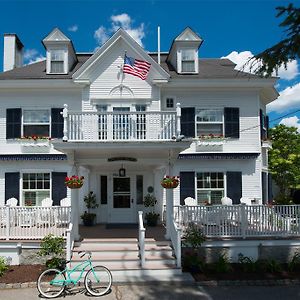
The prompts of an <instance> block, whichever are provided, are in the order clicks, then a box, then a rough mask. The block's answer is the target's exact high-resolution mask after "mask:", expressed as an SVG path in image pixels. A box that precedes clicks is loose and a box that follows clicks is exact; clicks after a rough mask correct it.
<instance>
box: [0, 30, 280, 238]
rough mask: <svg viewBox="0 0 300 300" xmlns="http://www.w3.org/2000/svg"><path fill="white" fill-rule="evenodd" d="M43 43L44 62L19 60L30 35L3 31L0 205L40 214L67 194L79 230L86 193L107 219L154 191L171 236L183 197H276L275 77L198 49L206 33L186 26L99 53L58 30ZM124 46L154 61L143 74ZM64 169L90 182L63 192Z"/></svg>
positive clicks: (131, 216)
mask: <svg viewBox="0 0 300 300" xmlns="http://www.w3.org/2000/svg"><path fill="white" fill-rule="evenodd" d="M42 43H43V45H44V47H45V56H46V59H45V60H43V61H40V62H37V63H33V64H29V65H25V66H23V65H22V53H23V44H22V42H21V41H20V39H19V38H18V37H17V35H16V34H5V36H4V72H3V73H1V74H0V160H1V168H0V191H1V193H0V206H3V207H4V206H5V204H6V201H7V200H8V199H10V198H12V197H13V198H16V199H17V200H18V203H17V205H18V206H20V207H23V208H24V209H25V208H26V207H27V208H30V209H31V210H32V211H33V209H34V207H38V206H41V204H42V201H43V199H45V198H50V199H52V200H53V209H54V207H56V206H59V205H60V200H61V199H64V198H66V197H67V198H70V199H71V207H72V216H73V217H72V226H73V227H72V230H71V231H72V233H74V236H75V239H76V238H78V224H79V223H80V222H81V219H80V215H81V214H82V213H83V212H84V211H85V210H86V208H85V204H84V201H83V197H84V196H85V195H86V194H87V193H88V192H89V191H94V193H95V194H96V197H97V202H98V203H99V207H98V208H96V209H94V211H93V212H94V213H95V214H96V215H97V223H100V224H116V223H119V224H125V223H133V224H136V223H138V221H139V215H138V212H139V211H144V212H146V210H145V208H144V206H143V199H144V196H145V195H146V194H148V193H151V194H153V195H154V196H155V197H156V198H157V200H158V203H157V205H156V207H155V210H156V211H157V212H158V213H159V214H160V216H161V217H162V216H163V214H164V213H163V211H164V210H165V208H164V207H165V205H166V219H167V237H170V236H171V235H172V232H173V229H174V228H173V227H172V226H173V223H172V221H173V218H172V216H173V206H180V205H183V204H185V203H184V200H185V199H186V198H187V197H192V198H193V199H196V204H197V205H198V206H202V205H203V204H207V203H209V204H214V205H217V204H221V199H222V198H223V197H225V196H226V197H229V198H231V199H232V202H233V204H240V199H241V198H247V199H250V201H251V203H252V204H254V203H255V204H257V205H259V204H266V203H268V201H269V200H271V199H272V195H271V194H270V192H269V191H270V185H269V182H270V180H269V176H268V163H267V151H268V148H269V146H270V145H269V143H268V142H266V138H267V131H268V120H267V117H266V105H267V104H268V103H270V102H271V101H273V100H274V99H276V98H277V96H278V93H277V91H276V89H275V88H274V85H275V83H276V78H260V77H258V76H256V75H252V74H248V73H244V72H242V71H237V70H235V69H234V68H235V64H234V63H233V62H231V61H230V60H228V59H219V58H217V59H212V58H209V59H205V58H202V57H201V51H199V48H200V46H201V45H202V39H201V37H199V36H198V35H197V34H196V33H195V32H194V31H192V30H191V29H190V28H186V29H185V30H184V31H183V32H182V33H180V34H179V35H178V36H177V37H176V38H175V39H174V40H173V42H172V45H170V49H169V51H168V52H161V53H160V52H157V53H156V52H155V53H149V52H147V51H145V49H143V48H142V47H140V46H139V45H138V44H137V43H136V42H135V41H134V40H133V39H132V38H131V37H130V36H129V35H128V34H127V33H126V32H125V31H124V30H122V29H119V30H118V31H117V32H116V33H115V34H114V35H113V36H112V37H111V38H110V39H109V40H108V41H107V42H106V43H105V44H104V45H103V46H101V47H100V48H99V49H98V50H97V51H95V52H94V53H77V52H76V50H75V47H74V45H73V43H72V41H71V40H70V39H69V38H68V37H67V36H66V35H65V34H63V33H62V32H61V31H60V30H59V29H58V28H55V29H54V30H53V31H52V32H51V33H50V34H49V35H48V36H47V37H46V38H44V39H43V41H42ZM125 55H126V56H127V57H130V58H134V59H138V60H142V61H146V62H148V63H150V64H151V66H150V70H149V74H148V76H147V78H146V79H145V80H143V79H141V78H140V77H138V76H134V75H132V74H128V73H125V72H123V64H124V57H125ZM199 57H200V58H199ZM26 136H37V137H45V136H47V137H51V140H50V141H49V140H45V139H44V140H43V139H37V140H28V139H25V138H24V137H26ZM67 175H68V176H70V175H78V176H84V178H85V180H84V185H83V187H82V188H81V189H78V190H70V189H67V188H66V186H65V184H64V179H65V177H66V176H67ZM165 175H172V176H180V185H179V186H178V187H177V188H175V189H172V190H166V189H164V188H162V186H161V184H160V182H161V180H162V178H163V177H164V176H165ZM32 218H35V217H32ZM32 218H31V219H32ZM28 222H29V223H30V224H31V225H32V224H33V223H34V222H33V221H32V220H31V221H28ZM33 227H34V226H31V228H33ZM140 227H141V228H143V224H140ZM175 227H176V226H175ZM22 228H23V229H24V226H23V227H22ZM33 229H34V228H33ZM33 229H32V230H33ZM5 230H7V228H6V229H5ZM10 230H11V232H10V234H12V229H11V228H10ZM37 230H38V229H37ZM5 232H7V231H4V233H5ZM31 232H32V233H31V235H32V236H34V235H35V231H34V230H33V231H31ZM39 235H40V233H39V234H38V233H37V234H36V236H39ZM19 238H21V237H19Z"/></svg>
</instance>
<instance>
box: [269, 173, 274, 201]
mask: <svg viewBox="0 0 300 300" xmlns="http://www.w3.org/2000/svg"><path fill="white" fill-rule="evenodd" d="M272 202H273V180H272V174H271V173H268V203H272Z"/></svg>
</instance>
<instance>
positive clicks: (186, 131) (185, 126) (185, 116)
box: [181, 107, 195, 137]
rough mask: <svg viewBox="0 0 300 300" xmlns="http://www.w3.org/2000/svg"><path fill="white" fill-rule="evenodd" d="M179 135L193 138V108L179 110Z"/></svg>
mask: <svg viewBox="0 0 300 300" xmlns="http://www.w3.org/2000/svg"><path fill="white" fill-rule="evenodd" d="M181 134H182V135H184V136H185V137H195V107H182V108H181Z"/></svg>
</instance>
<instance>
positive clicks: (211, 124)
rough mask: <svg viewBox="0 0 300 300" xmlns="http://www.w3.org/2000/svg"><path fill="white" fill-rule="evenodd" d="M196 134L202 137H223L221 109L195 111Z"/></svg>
mask: <svg viewBox="0 0 300 300" xmlns="http://www.w3.org/2000/svg"><path fill="white" fill-rule="evenodd" d="M196 132H197V136H198V137H200V136H202V135H209V134H213V135H223V110H222V109H197V110H196Z"/></svg>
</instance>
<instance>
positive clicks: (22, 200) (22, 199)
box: [20, 169, 52, 206]
mask: <svg viewBox="0 0 300 300" xmlns="http://www.w3.org/2000/svg"><path fill="white" fill-rule="evenodd" d="M45 173H48V174H49V175H50V177H49V178H50V180H49V198H50V199H52V170H36V169H34V170H23V171H22V172H21V174H20V175H21V176H20V177H21V182H20V206H25V197H24V195H23V193H24V192H27V191H28V192H36V191H48V189H23V176H24V174H45ZM34 206H37V205H34Z"/></svg>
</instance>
